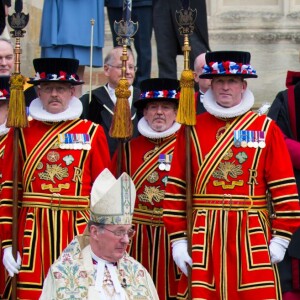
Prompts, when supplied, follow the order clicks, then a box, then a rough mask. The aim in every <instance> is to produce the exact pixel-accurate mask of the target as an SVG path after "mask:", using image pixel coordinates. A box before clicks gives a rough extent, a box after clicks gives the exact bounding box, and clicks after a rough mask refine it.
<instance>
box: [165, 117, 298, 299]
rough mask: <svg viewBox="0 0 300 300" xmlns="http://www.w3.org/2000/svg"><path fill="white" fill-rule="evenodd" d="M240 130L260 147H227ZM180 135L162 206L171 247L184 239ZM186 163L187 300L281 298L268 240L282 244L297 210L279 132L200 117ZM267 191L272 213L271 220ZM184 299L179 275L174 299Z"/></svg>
mask: <svg viewBox="0 0 300 300" xmlns="http://www.w3.org/2000/svg"><path fill="white" fill-rule="evenodd" d="M235 130H236V132H235ZM242 130H243V132H244V133H246V134H248V133H257V132H259V133H263V134H259V136H263V135H264V140H258V141H256V140H253V142H259V141H261V142H262V144H260V146H261V147H260V146H258V145H256V146H255V147H253V144H249V145H248V144H247V145H246V144H245V143H242V145H243V146H246V147H242V146H240V145H239V144H238V143H236V145H235V144H234V134H235V133H240V132H241V131H242ZM184 132H185V131H184V129H183V128H182V129H181V131H180V132H179V134H178V138H177V144H176V146H175V150H174V157H173V161H172V168H171V172H170V176H169V179H168V186H167V192H166V198H165V200H164V222H165V226H166V228H167V231H168V233H169V234H170V239H171V241H175V240H179V239H182V238H184V237H185V236H186V230H187V229H186V228H187V224H186V223H187V220H186V198H185V197H186V196H185V195H186V180H185V151H184V149H185V147H184V145H185V136H184ZM245 141H246V140H245ZM245 141H244V142H245ZM263 146H265V147H263ZM191 161H192V166H191V168H192V203H193V215H194V219H193V231H192V260H193V268H192V298H193V299H222V300H231V299H239V300H241V299H242V300H249V299H256V300H257V299H281V292H280V286H279V280H278V273H277V268H276V266H275V265H272V264H271V262H270V255H269V247H268V246H269V241H270V239H271V238H272V237H274V236H278V237H281V238H283V239H287V240H289V239H290V237H291V234H292V232H293V231H295V229H296V228H297V227H298V226H299V224H300V210H299V202H298V194H297V187H296V184H295V179H294V176H293V168H292V165H291V162H290V158H289V154H288V152H287V149H286V146H285V143H284V140H283V136H282V134H281V132H280V129H279V128H278V127H277V126H276V124H275V123H274V122H273V121H271V120H270V119H268V118H267V117H266V116H258V115H257V114H255V113H253V112H248V113H246V114H244V115H242V116H240V117H236V118H233V119H228V120H227V121H226V120H222V119H219V118H216V117H214V116H213V115H211V114H209V113H204V114H202V115H199V116H198V117H197V125H196V126H194V127H192V130H191ZM267 190H269V191H270V193H271V196H272V204H273V207H274V210H275V212H276V217H275V218H274V219H272V220H271V221H270V219H269V211H268V204H267V199H266V191H267ZM186 296H187V278H186V276H184V275H182V277H181V280H180V283H179V291H178V297H179V299H185V298H186Z"/></svg>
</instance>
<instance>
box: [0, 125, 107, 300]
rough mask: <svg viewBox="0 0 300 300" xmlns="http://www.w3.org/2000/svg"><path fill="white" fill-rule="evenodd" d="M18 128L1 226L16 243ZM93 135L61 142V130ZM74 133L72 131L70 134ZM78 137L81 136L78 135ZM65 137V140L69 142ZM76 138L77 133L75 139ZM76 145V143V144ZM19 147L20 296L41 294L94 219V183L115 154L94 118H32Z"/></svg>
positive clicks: (5, 242)
mask: <svg viewBox="0 0 300 300" xmlns="http://www.w3.org/2000/svg"><path fill="white" fill-rule="evenodd" d="M12 133H13V132H10V133H9V135H8V138H7V143H6V148H5V154H4V159H5V168H4V169H3V171H4V172H3V187H2V199H1V205H0V225H1V230H0V232H1V239H2V246H3V247H8V246H10V245H11V242H12V199H13V189H12V186H13V155H11V154H12V153H13V134H12ZM65 133H66V134H69V135H68V136H70V137H71V136H72V137H76V138H79V139H80V137H82V136H83V134H85V135H84V136H85V137H86V139H87V141H88V140H90V146H91V147H90V149H89V147H85V148H84V149H82V147H78V146H77V144H76V145H74V144H75V143H73V146H71V147H72V148H73V149H66V147H62V145H63V143H62V141H61V140H60V138H59V137H60V135H59V134H65ZM71 134H73V135H71ZM76 141H77V140H76ZM65 142H66V141H65ZM74 142H75V138H74ZM71 144H72V143H71ZM18 151H19V171H20V172H19V173H20V174H19V178H22V180H20V182H19V206H20V210H19V224H18V236H19V247H18V251H19V252H20V254H21V257H22V266H21V270H20V273H19V274H18V297H20V298H21V299H38V298H39V296H40V293H41V290H42V284H43V280H44V278H45V277H46V275H47V272H48V269H49V267H50V265H51V264H52V263H53V262H54V261H55V260H56V259H57V258H58V257H59V255H60V254H61V252H62V250H63V249H64V248H65V247H66V246H67V245H68V244H69V243H70V242H71V241H72V239H73V238H74V236H75V235H77V234H81V233H82V232H83V230H84V228H85V227H86V222H87V221H88V220H89V196H90V191H91V187H92V183H93V181H94V180H95V178H96V177H97V176H98V174H99V173H100V172H101V171H102V170H103V169H104V168H106V167H108V168H110V156H109V151H108V146H107V141H106V137H105V134H104V131H103V129H102V127H101V126H98V125H96V124H94V123H92V122H90V121H85V120H80V119H75V120H71V121H64V122H56V123H47V122H41V121H37V120H33V121H31V122H30V123H29V127H27V128H24V129H21V131H20V139H19V144H18Z"/></svg>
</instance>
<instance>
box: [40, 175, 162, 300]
mask: <svg viewBox="0 0 300 300" xmlns="http://www.w3.org/2000/svg"><path fill="white" fill-rule="evenodd" d="M134 201H135V187H134V184H133V182H132V180H131V178H130V177H129V176H128V174H126V173H123V174H122V175H121V176H120V177H119V178H118V179H116V178H115V177H114V176H113V175H112V174H111V173H110V171H109V170H108V169H105V170H104V171H103V172H102V173H101V174H99V176H98V177H97V179H96V181H95V182H94V184H93V188H92V191H91V217H90V220H89V223H88V228H87V230H86V231H85V233H84V234H83V235H79V236H77V237H75V238H74V240H73V241H72V242H71V243H70V244H69V245H68V246H67V248H66V249H65V250H64V251H63V253H62V255H61V256H60V258H59V259H58V260H57V261H55V262H54V264H53V265H52V266H51V267H50V269H49V272H48V275H47V277H46V280H45V282H44V287H43V293H42V296H41V298H40V299H41V300H48V299H69V297H70V295H72V297H74V299H90V300H94V299H128V300H129V299H149V300H158V299H159V298H158V296H157V292H156V290H155V287H154V284H153V281H152V279H151V277H150V275H149V273H148V272H147V270H146V269H145V268H144V267H143V266H142V265H141V264H140V263H138V262H137V261H136V260H134V259H133V258H132V257H130V256H129V255H128V254H127V253H126V248H127V246H128V245H129V242H130V240H131V238H132V237H133V236H134V234H135V230H134V229H133V228H132V213H133V208H134Z"/></svg>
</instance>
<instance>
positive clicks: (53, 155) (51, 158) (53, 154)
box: [47, 151, 59, 162]
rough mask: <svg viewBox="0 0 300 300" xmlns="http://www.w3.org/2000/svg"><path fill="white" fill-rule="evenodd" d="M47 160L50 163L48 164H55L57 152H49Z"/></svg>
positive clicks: (57, 158)
mask: <svg viewBox="0 0 300 300" xmlns="http://www.w3.org/2000/svg"><path fill="white" fill-rule="evenodd" d="M47 159H48V160H49V161H50V162H57V161H58V160H59V154H58V152H56V151H50V152H49V153H48V154H47Z"/></svg>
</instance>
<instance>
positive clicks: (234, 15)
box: [207, 0, 300, 106]
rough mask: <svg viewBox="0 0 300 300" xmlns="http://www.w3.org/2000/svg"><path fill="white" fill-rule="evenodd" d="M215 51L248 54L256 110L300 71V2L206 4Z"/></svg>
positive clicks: (254, 0)
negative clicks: (253, 71)
mask: <svg viewBox="0 0 300 300" xmlns="http://www.w3.org/2000/svg"><path fill="white" fill-rule="evenodd" d="M207 5H208V22H209V34H210V43H211V48H212V50H245V51H250V52H251V55H252V59H251V64H252V66H253V67H254V68H255V69H256V70H257V74H258V79H249V80H248V83H249V86H250V88H251V89H252V90H253V92H254V95H255V97H256V106H260V105H261V104H262V103H264V102H271V101H272V100H273V99H274V97H275V96H276V94H277V92H278V91H279V90H282V89H284V88H285V78H286V72H287V70H294V71H297V70H299V71H300V64H299V43H300V32H299V27H300V26H299V21H300V1H299V0H290V1H287V0H264V1H261V0H251V1H248V0H211V1H207Z"/></svg>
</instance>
